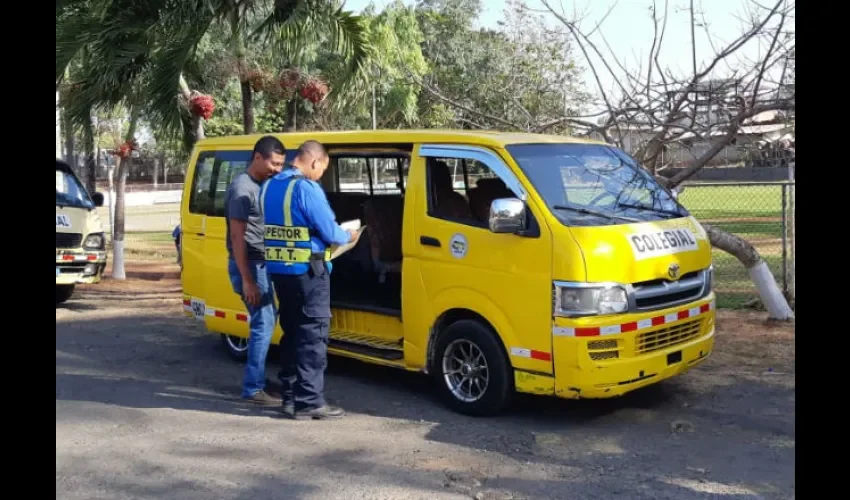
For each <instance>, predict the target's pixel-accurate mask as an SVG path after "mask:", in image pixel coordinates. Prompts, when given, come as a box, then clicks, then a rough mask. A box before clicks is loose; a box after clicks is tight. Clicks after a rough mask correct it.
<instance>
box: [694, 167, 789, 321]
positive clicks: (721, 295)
mask: <svg viewBox="0 0 850 500" xmlns="http://www.w3.org/2000/svg"><path fill="white" fill-rule="evenodd" d="M794 188H795V183H794V181H785V182H752V183H692V184H687V185H685V186H684V190H683V191H682V193H681V194H680V195H679V201H680V202H681V203H682V204H683V205H684V206H685V207H686V208H687V209H688V210H689V211H690V212H691V213H692V214H693V216H694V217H696V218H697V220H699V221H700V222H702V223H706V224H711V225H712V226H714V227H716V228H717V229H720V230H723V231H726V232H728V233H732V234H734V235H735V236H738V237H739V238H742V239H744V240H746V241H748V242H749V243H750V244H752V245H753V246H754V247H755V248H756V250H758V252H759V254H760V255H761V257H762V259H764V261H765V262H766V263H767V265H768V267H769V268H770V270H771V272H772V273H773V276H774V278H775V279H776V282H777V284H778V285H779V287H780V289H781V290H782V291H783V292H784V293H785V296H786V297H788V298H789V299H790V300H792V301H793V298H794V212H795V210H794ZM713 258H714V267H715V276H716V280H717V283H716V285H715V287H716V290H717V296H718V302H719V304H718V305H719V306H720V307H731V308H737V307H745V306H747V305H748V304H749V303H752V302H754V300H755V299H757V298H758V291H757V290H756V288H755V285H754V284H753V282H752V280H751V279H750V276H749V273H748V272H747V269H746V268H745V267H744V266H743V264H741V262H740V261H738V259H736V258H735V257H733V256H732V255H730V254H728V253H726V252H724V251H722V250H720V249H717V248H715V249H714V250H713Z"/></svg>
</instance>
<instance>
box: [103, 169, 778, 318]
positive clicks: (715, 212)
mask: <svg viewBox="0 0 850 500" xmlns="http://www.w3.org/2000/svg"><path fill="white" fill-rule="evenodd" d="M679 200H680V201H681V202H682V204H683V205H685V207H686V208H688V210H690V211H691V213H692V214H693V215H694V216H695V217H696V218H697V219H698V220H699V221H700V222H705V223H708V224H712V225H713V226H715V227H717V228H718V229H721V230H723V231H727V232H730V233H732V234H734V235H736V236H738V237H740V238H743V239H744V240H747V241H748V242H750V243H751V244H752V245H754V246H755V248H756V249H757V250H758V252H759V254H760V255H761V257H762V258H763V259H764V260H765V262H767V264H768V266H769V267H770V270H771V271H772V272H773V275H774V277H775V278H776V282H777V284H778V285H779V287H780V288H781V289H782V290H783V291H784V292H785V294H786V296H787V297H789V299H792V300H793V297H794V233H793V229H794V182H793V181H786V182H772V183H767V182H765V183H689V184H686V185H685V186H684V190H683V191H682V193H681V194H680V195H679ZM100 211H101V219H102V220H103V221H104V223H105V224H104V225H105V226H106V228H107V229H106V230H107V232H108V233H110V234H111V224H110V218H109V211H108V209H107V208H106V207H101V209H100ZM179 223H180V206H179V205H178V204H175V203H169V204H162V205H149V206H130V207H127V208H126V217H125V230H126V236H125V241H126V244H125V251H126V252H127V255H128V258H135V259H144V260H148V259H153V260H160V261H163V262H168V261H171V262H176V259H177V254H176V250H175V247H174V240H173V238H172V235H171V232H172V231H173V230H174V227H175V226H177V224H179ZM110 243H111V242H110ZM713 257H714V266H715V268H716V280H717V282H716V289H717V294H718V305H719V306H720V307H727V308H728V307H732V308H738V307H745V306H747V304H748V303H750V302H752V301H753V300H754V299H756V298H758V292H757V290H756V288H755V286H754V284H753V282H752V280H751V279H750V277H749V274H748V272H747V270H746V268H744V266H743V265H742V264H741V263H740V262H739V261H738V260H737V259H736V258H735V257H733V256H732V255H730V254H728V253H726V252H724V251H722V250H719V249H714V251H713Z"/></svg>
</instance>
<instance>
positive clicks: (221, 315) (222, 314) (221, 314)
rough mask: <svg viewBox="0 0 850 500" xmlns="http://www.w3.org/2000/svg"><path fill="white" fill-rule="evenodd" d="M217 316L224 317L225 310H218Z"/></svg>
mask: <svg viewBox="0 0 850 500" xmlns="http://www.w3.org/2000/svg"><path fill="white" fill-rule="evenodd" d="M215 317H216V318H223V317H224V311H216V312H215Z"/></svg>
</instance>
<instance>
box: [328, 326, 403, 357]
mask: <svg viewBox="0 0 850 500" xmlns="http://www.w3.org/2000/svg"><path fill="white" fill-rule="evenodd" d="M402 346H403V340H402V339H401V338H399V339H396V340H390V339H386V338H381V337H373V336H367V335H360V334H353V333H343V332H331V335H330V339H329V341H328V347H331V348H334V349H339V350H341V351H347V352H351V353H354V354H360V355H363V356H369V357H372V358H378V359H383V360H386V361H401V360H402V359H403V358H404V350H403V347H402Z"/></svg>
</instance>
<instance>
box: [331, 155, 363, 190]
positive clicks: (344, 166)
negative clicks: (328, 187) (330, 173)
mask: <svg viewBox="0 0 850 500" xmlns="http://www.w3.org/2000/svg"><path fill="white" fill-rule="evenodd" d="M369 174H370V172H369V168H368V164H367V159H366V158H336V175H337V179H338V181H339V185H338V187H339V189H338V191H339V192H340V193H369V191H370V190H371V179H370V175H369Z"/></svg>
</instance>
